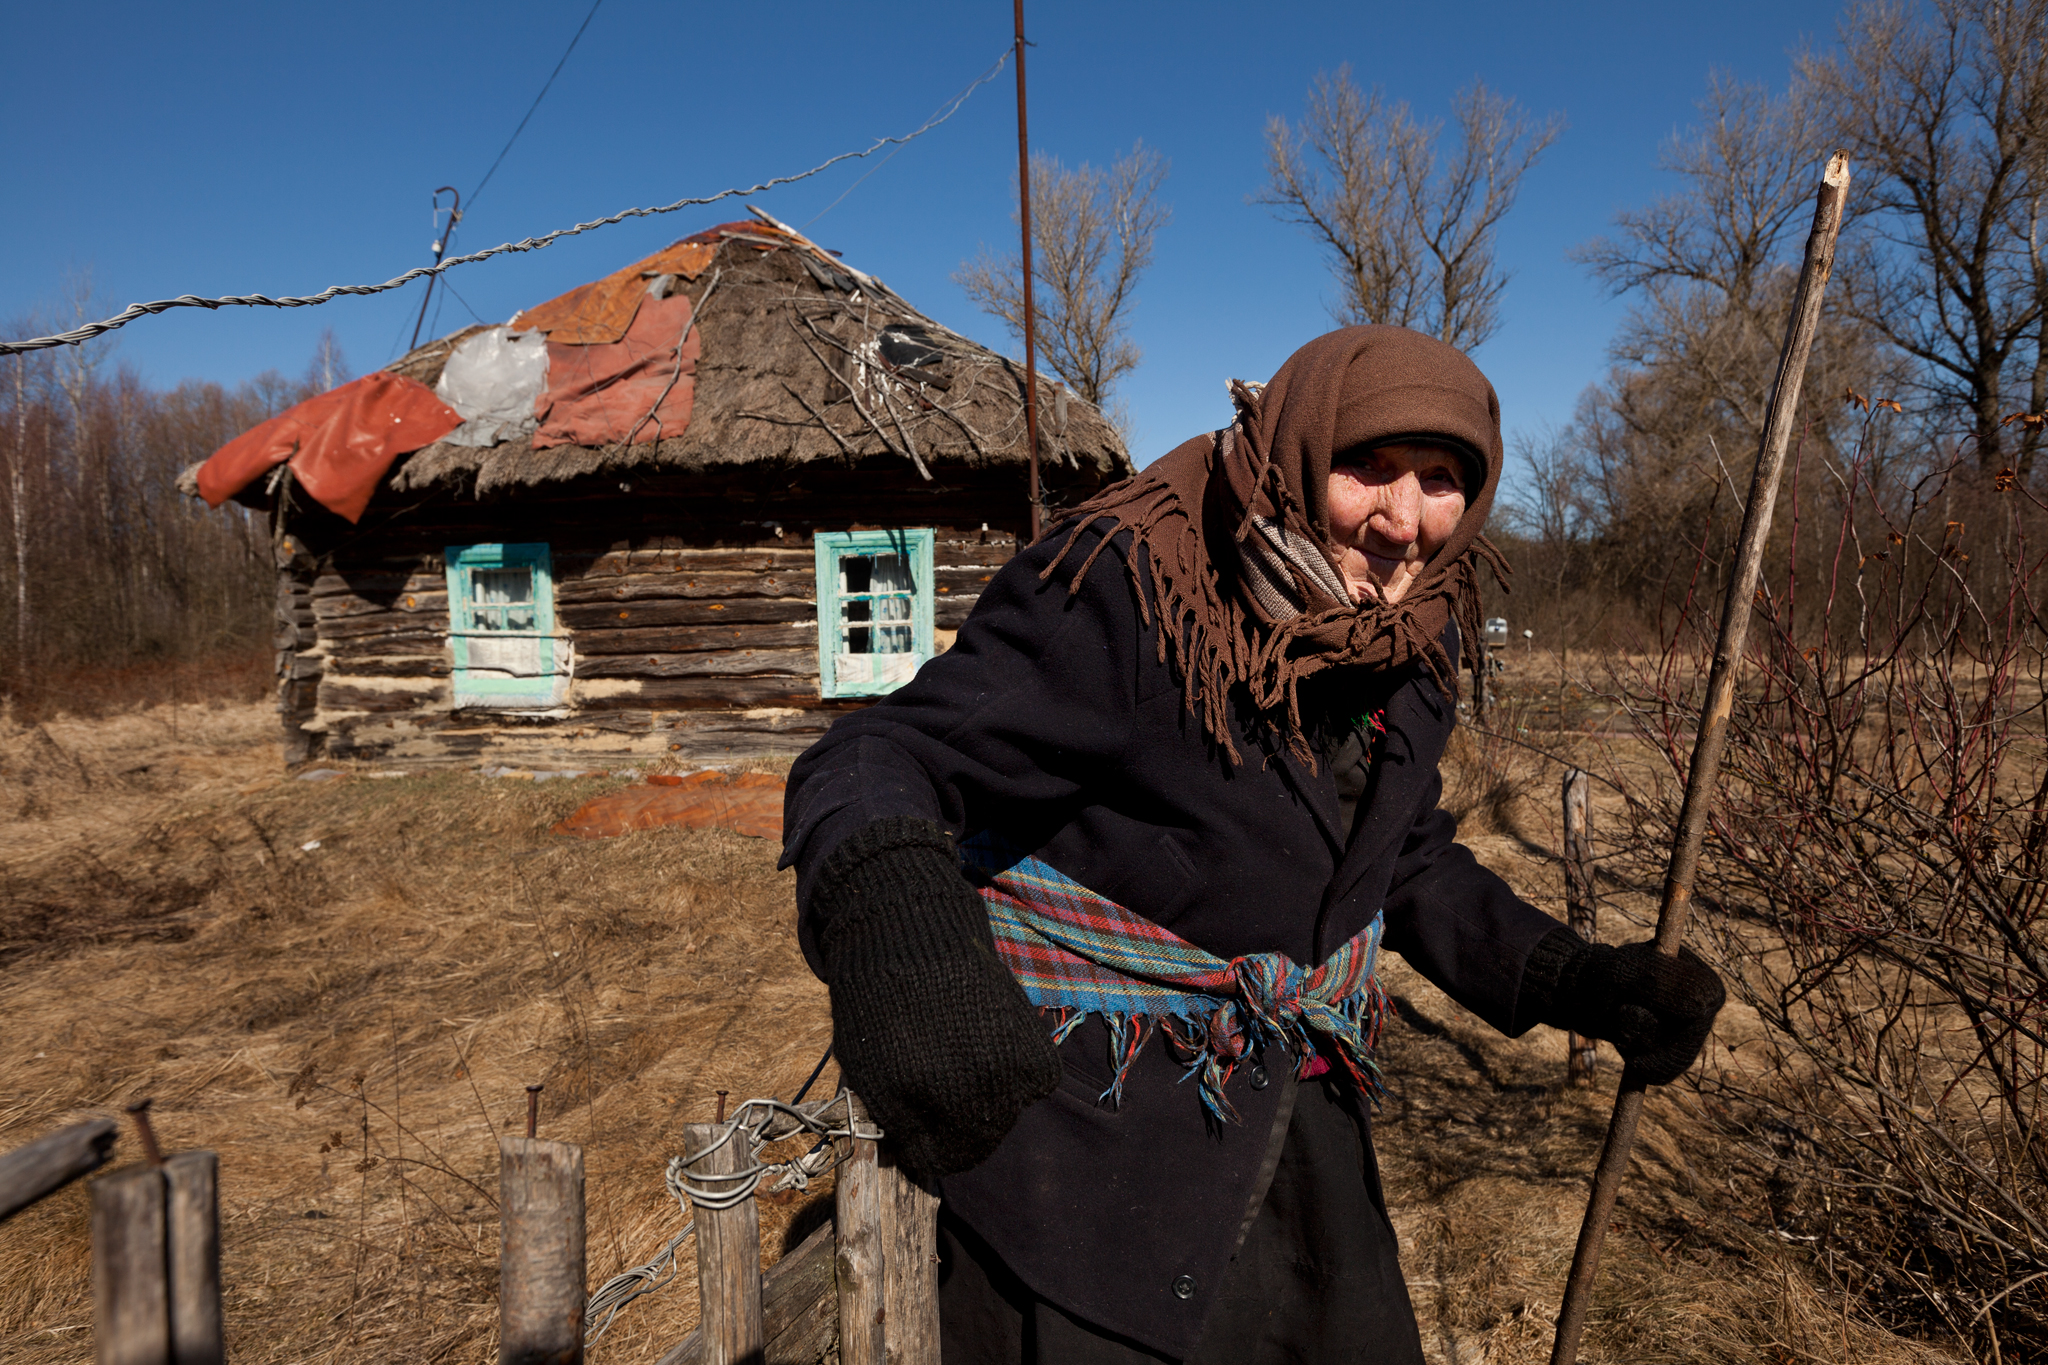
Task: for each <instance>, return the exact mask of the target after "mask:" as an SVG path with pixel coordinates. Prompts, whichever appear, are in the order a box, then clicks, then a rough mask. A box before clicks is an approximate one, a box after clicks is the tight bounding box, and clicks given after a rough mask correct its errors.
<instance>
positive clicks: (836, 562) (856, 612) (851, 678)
mask: <svg viewBox="0 0 2048 1365" xmlns="http://www.w3.org/2000/svg"><path fill="white" fill-rule="evenodd" d="M815 544H816V548H817V560H816V563H817V574H818V578H817V583H818V695H820V696H822V697H878V696H882V695H884V694H885V693H888V692H892V691H894V690H895V689H896V688H898V687H901V686H902V685H903V684H904V683H907V682H909V681H910V679H911V678H912V676H914V675H915V674H916V672H917V670H918V667H919V665H921V664H923V663H924V661H925V660H927V659H929V658H931V656H932V592H933V585H932V573H933V568H932V556H933V533H932V531H931V530H930V529H929V528H922V527H920V528H906V529H903V530H894V531H820V532H818V533H817V537H816V541H815Z"/></svg>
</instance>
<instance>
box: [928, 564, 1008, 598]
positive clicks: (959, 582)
mask: <svg viewBox="0 0 2048 1365" xmlns="http://www.w3.org/2000/svg"><path fill="white" fill-rule="evenodd" d="M995 576H996V570H995V569H993V568H980V569H939V570H936V571H934V572H933V574H932V591H933V592H934V593H937V594H940V595H944V594H948V593H966V594H968V595H970V596H972V595H974V594H976V593H979V592H980V591H981V590H982V589H983V588H986V587H987V586H988V584H989V580H990V579H992V578H994V577H995Z"/></svg>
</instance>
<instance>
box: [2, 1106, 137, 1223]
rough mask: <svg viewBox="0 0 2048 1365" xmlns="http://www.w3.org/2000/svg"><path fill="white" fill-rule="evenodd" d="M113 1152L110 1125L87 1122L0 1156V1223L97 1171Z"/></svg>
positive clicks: (95, 1120) (112, 1123) (104, 1121)
mask: <svg viewBox="0 0 2048 1365" xmlns="http://www.w3.org/2000/svg"><path fill="white" fill-rule="evenodd" d="M113 1150H114V1121H113V1120H112V1119H89V1120H87V1121H86V1122H84V1123H74V1124H72V1125H71V1126H70V1127H69V1128H59V1129H58V1130H57V1131H56V1132H54V1133H51V1134H50V1135H49V1136H47V1137H41V1138H37V1139H36V1140H35V1141H34V1142H31V1143H30V1144H28V1146H26V1147H18V1148H16V1149H15V1150H14V1151H11V1152H9V1153H7V1155H5V1156H0V1223H4V1222H6V1221H7V1220H8V1219H9V1218H11V1217H13V1216H14V1215H15V1214H17V1213H19V1212H21V1210H23V1209H25V1208H27V1207H28V1206H29V1205H30V1204H33V1203H35V1202H36V1200H38V1199H41V1198H42V1197H43V1196H44V1195H47V1194H55V1193H56V1192H57V1191H58V1190H61V1189H63V1188H64V1187H65V1186H66V1185H69V1184H70V1183H71V1182H72V1181H74V1180H76V1179H78V1177H80V1176H82V1175H88V1174H90V1173H91V1172H93V1171H96V1170H98V1169H99V1168H100V1167H101V1166H104V1165H105V1164H106V1161H107V1157H108V1156H110V1155H111V1154H112V1153H113Z"/></svg>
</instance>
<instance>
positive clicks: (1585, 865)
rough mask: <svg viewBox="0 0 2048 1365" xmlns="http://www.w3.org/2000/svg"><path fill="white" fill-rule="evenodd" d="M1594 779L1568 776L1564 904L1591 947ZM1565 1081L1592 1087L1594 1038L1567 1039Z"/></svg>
mask: <svg viewBox="0 0 2048 1365" xmlns="http://www.w3.org/2000/svg"><path fill="white" fill-rule="evenodd" d="M1592 789H1593V782H1592V778H1591V776H1590V775H1588V774H1587V773H1586V772H1585V770H1583V769H1581V768H1573V769H1571V770H1570V771H1568V772H1566V773H1565V775H1564V904H1565V916H1566V921H1567V923H1569V924H1570V925H1571V928H1572V932H1573V933H1575V934H1577V935H1578V936H1579V937H1580V938H1582V939H1584V940H1586V942H1588V943H1594V942H1597V941H1598V940H1599V933H1600V926H1599V920H1598V916H1597V914H1596V912H1595V910H1594V905H1593V826H1592V819H1593V814H1592ZM1565 1048H1566V1054H1565V1056H1566V1059H1565V1079H1566V1080H1568V1081H1569V1082H1570V1083H1571V1084H1573V1085H1591V1084H1592V1083H1593V1068H1594V1066H1595V1064H1596V1063H1597V1061H1598V1057H1599V1054H1598V1053H1597V1052H1596V1051H1595V1050H1594V1047H1593V1040H1592V1039H1591V1038H1581V1037H1580V1036H1579V1035H1578V1034H1576V1033H1571V1034H1567V1035H1566V1036H1565Z"/></svg>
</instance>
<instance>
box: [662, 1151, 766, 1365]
mask: <svg viewBox="0 0 2048 1365" xmlns="http://www.w3.org/2000/svg"><path fill="white" fill-rule="evenodd" d="M725 1132H726V1126H725V1125H724V1124H717V1123H692V1124H686V1125H685V1126H684V1128H683V1155H684V1157H685V1158H686V1160H687V1162H688V1172H689V1178H690V1180H691V1181H692V1182H693V1183H695V1184H697V1185H699V1186H702V1187H704V1188H706V1189H708V1190H711V1191H712V1192H714V1193H715V1192H717V1191H719V1190H720V1188H721V1185H720V1183H719V1182H718V1181H717V1180H716V1179H715V1177H717V1176H721V1175H730V1174H732V1173H733V1172H735V1171H741V1170H745V1169H746V1168H747V1167H749V1166H751V1165H753V1164H754V1151H753V1142H752V1140H751V1139H750V1138H749V1137H748V1136H747V1133H746V1130H745V1129H737V1128H736V1129H733V1130H732V1136H731V1138H730V1140H728V1141H723V1142H721V1141H720V1139H721V1138H722V1137H724V1135H725ZM691 1202H692V1203H693V1204H694V1205H695V1207H694V1208H693V1209H692V1212H691V1216H692V1217H694V1218H695V1219H696V1221H697V1303H698V1312H699V1319H698V1321H699V1328H698V1330H699V1331H700V1332H701V1333H702V1336H703V1342H704V1347H703V1350H704V1354H703V1360H704V1365H764V1362H765V1359H766V1350H765V1348H766V1346H767V1344H768V1335H767V1327H766V1324H765V1323H764V1322H763V1321H762V1317H761V1207H760V1205H759V1204H757V1203H755V1202H754V1200H753V1199H751V1198H748V1199H742V1200H741V1201H740V1202H739V1203H737V1204H735V1205H733V1206H732V1207H731V1208H728V1209H714V1208H707V1207H705V1206H704V1205H702V1204H696V1203H695V1199H694V1198H693V1199H692V1201H691Z"/></svg>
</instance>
